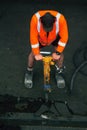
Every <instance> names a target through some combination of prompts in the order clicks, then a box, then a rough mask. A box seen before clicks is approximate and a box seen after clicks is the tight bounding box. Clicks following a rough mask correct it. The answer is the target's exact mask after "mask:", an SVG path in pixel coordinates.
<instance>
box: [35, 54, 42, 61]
mask: <svg viewBox="0 0 87 130" xmlns="http://www.w3.org/2000/svg"><path fill="white" fill-rule="evenodd" d="M42 59H43V56H42V55H41V54H37V55H35V60H42Z"/></svg>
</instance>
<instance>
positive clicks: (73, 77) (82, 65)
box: [70, 61, 87, 91]
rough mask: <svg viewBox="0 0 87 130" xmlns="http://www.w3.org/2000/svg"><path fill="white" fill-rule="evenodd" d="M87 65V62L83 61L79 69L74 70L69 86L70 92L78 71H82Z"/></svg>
mask: <svg viewBox="0 0 87 130" xmlns="http://www.w3.org/2000/svg"><path fill="white" fill-rule="evenodd" d="M86 64H87V61H84V62H83V63H82V64H81V65H79V67H78V68H77V69H76V70H75V72H74V74H73V76H72V79H71V84H70V91H72V89H73V86H74V81H75V78H76V75H77V73H78V72H79V70H80V69H82V68H83V67H84V66H85V65H86Z"/></svg>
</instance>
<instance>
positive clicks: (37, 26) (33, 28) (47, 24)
mask: <svg viewBox="0 0 87 130" xmlns="http://www.w3.org/2000/svg"><path fill="white" fill-rule="evenodd" d="M67 42H68V26H67V21H66V18H65V17H64V15H63V14H61V13H59V12H58V11H55V10H40V11H38V12H36V13H35V14H33V16H32V18H31V20H30V45H31V52H30V53H29V56H28V65H27V71H26V74H25V79H26V80H27V79H28V81H29V82H28V83H31V85H27V88H32V82H33V81H32V78H33V67H34V61H35V60H36V61H39V60H42V58H43V55H42V54H41V53H40V49H41V48H43V47H46V46H50V45H52V46H53V47H54V50H55V51H54V52H53V53H52V58H53V60H54V61H55V62H56V65H57V70H58V72H59V73H60V72H62V71H61V70H63V61H64V54H63V52H64V49H65V47H66V44H67ZM56 74H57V73H56ZM56 77H57V76H56ZM25 82H26V81H25Z"/></svg>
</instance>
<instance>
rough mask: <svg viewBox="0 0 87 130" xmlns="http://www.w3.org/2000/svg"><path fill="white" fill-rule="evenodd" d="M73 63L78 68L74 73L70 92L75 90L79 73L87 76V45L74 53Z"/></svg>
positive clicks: (84, 44) (83, 45)
mask: <svg viewBox="0 0 87 130" xmlns="http://www.w3.org/2000/svg"><path fill="white" fill-rule="evenodd" d="M73 63H74V66H75V68H76V70H75V71H74V73H73V75H72V78H71V83H70V92H71V91H72V89H73V86H74V82H75V78H76V76H77V73H78V72H80V73H81V74H83V75H85V76H87V71H86V70H87V69H85V67H86V64H87V43H83V44H82V45H81V46H80V47H79V48H78V49H77V50H76V52H75V53H74V55H73Z"/></svg>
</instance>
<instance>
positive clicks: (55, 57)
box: [52, 53, 60, 60]
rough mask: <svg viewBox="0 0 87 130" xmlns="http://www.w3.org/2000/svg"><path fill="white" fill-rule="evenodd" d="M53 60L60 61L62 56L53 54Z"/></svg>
mask: <svg viewBox="0 0 87 130" xmlns="http://www.w3.org/2000/svg"><path fill="white" fill-rule="evenodd" d="M52 57H53V60H59V59H60V55H57V54H56V53H53V54H52Z"/></svg>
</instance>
